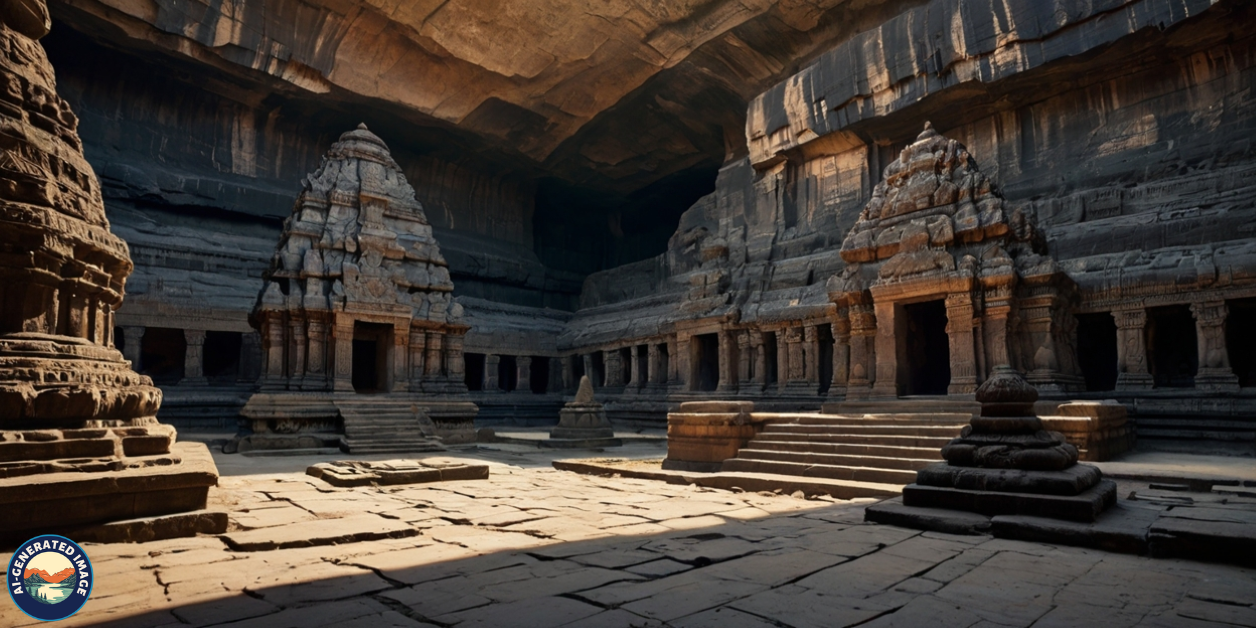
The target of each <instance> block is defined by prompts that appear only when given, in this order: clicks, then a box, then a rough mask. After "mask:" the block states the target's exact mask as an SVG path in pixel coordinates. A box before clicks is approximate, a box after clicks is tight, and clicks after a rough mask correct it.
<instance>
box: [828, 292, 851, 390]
mask: <svg viewBox="0 0 1256 628" xmlns="http://www.w3.org/2000/svg"><path fill="white" fill-rule="evenodd" d="M832 325H833V381H832V383H831V384H830V385H829V397H845V396H846V384H847V382H848V381H849V379H850V319H849V318H847V316H846V315H845V312H843V313H842V316H841V317H840V318H838V319H837V321H835V322H834V323H833V324H832Z"/></svg>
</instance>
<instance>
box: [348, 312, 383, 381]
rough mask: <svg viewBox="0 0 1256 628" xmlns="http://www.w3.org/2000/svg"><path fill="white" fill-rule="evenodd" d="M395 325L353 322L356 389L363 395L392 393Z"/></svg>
mask: <svg viewBox="0 0 1256 628" xmlns="http://www.w3.org/2000/svg"><path fill="white" fill-rule="evenodd" d="M391 343H392V325H384V324H381V323H363V322H361V321H354V323H353V377H352V381H353V390H354V392H357V393H361V394H370V393H381V392H384V391H386V390H388V345H389V344H391Z"/></svg>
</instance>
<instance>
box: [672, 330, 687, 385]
mask: <svg viewBox="0 0 1256 628" xmlns="http://www.w3.org/2000/svg"><path fill="white" fill-rule="evenodd" d="M673 342H674V343H675V344H673V345H672V346H673V348H674V350H672V351H671V352H670V357H671V360H670V361H671V370H670V371H669V372H668V373H669V377H668V382H669V384H670V385H671V386H672V387H674V388H675V389H677V390H690V379H691V378H690V372H689V368H690V367H689V361H690V352H689V346H690V345H691V344H693V340H692V339H691V338H690V337H689V336H685V337H684V338H676V339H675V340H674V341H673Z"/></svg>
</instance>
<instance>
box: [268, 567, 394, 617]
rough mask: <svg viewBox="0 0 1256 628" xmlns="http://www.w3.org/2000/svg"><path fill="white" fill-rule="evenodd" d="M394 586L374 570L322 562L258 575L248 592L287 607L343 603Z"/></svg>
mask: <svg viewBox="0 0 1256 628" xmlns="http://www.w3.org/2000/svg"><path fill="white" fill-rule="evenodd" d="M392 586H393V585H392V584H391V583H389V582H388V581H387V580H384V579H382V578H380V577H379V576H377V575H375V573H374V572H371V571H367V570H364V569H359V568H357V567H350V566H347V565H333V564H331V563H321V564H316V565H310V566H308V567H303V568H298V569H290V570H287V571H280V572H270V573H262V574H258V575H256V576H255V577H254V579H253V583H252V584H250V585H248V586H247V587H245V591H246V592H248V593H249V594H250V595H257V596H261V598H262V599H264V600H266V601H267V602H270V603H272V604H277V605H279V606H284V607H287V606H293V605H296V604H300V603H303V602H321V601H327V600H342V599H347V598H352V597H356V596H361V595H365V594H367V593H373V592H376V591H383V590H385V589H391V588H392Z"/></svg>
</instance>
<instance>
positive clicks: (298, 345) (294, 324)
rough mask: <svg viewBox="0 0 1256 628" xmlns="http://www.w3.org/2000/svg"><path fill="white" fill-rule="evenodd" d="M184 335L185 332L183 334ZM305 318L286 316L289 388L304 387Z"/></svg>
mask: <svg viewBox="0 0 1256 628" xmlns="http://www.w3.org/2000/svg"><path fill="white" fill-rule="evenodd" d="M184 333H185V334H186V332H184ZM202 342H203V341H202ZM309 342H310V339H309V336H308V335H307V334H306V326H305V317H304V316H303V315H299V313H298V312H293V313H291V314H289V315H288V378H289V382H290V384H289V388H295V389H300V388H304V387H305V351H306V349H307V348H308V347H309Z"/></svg>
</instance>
